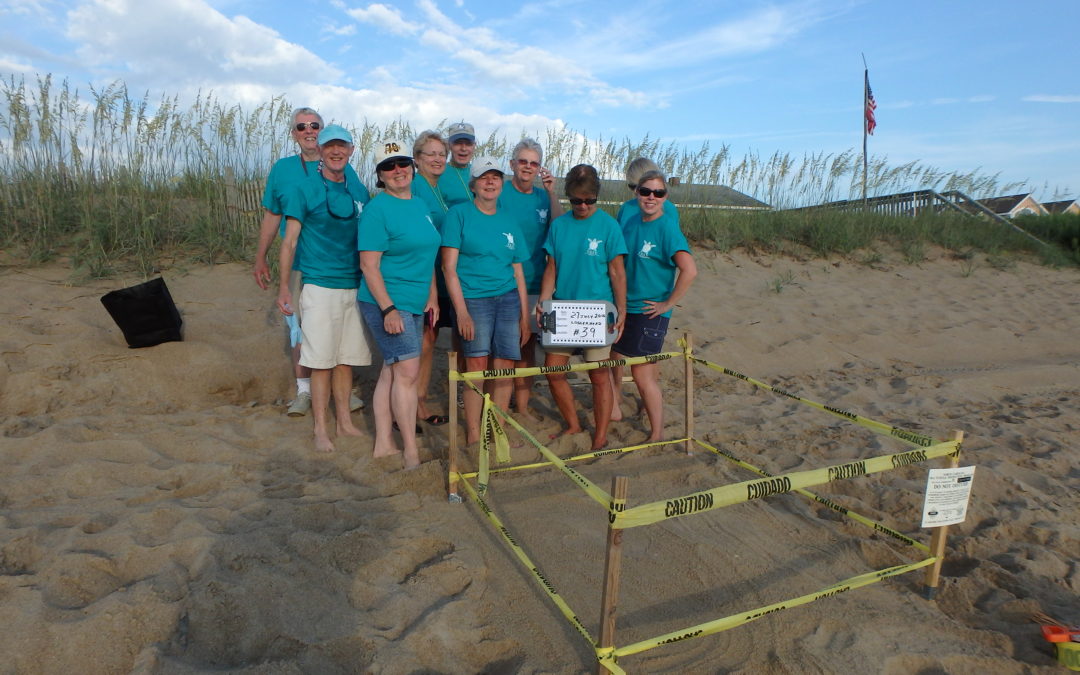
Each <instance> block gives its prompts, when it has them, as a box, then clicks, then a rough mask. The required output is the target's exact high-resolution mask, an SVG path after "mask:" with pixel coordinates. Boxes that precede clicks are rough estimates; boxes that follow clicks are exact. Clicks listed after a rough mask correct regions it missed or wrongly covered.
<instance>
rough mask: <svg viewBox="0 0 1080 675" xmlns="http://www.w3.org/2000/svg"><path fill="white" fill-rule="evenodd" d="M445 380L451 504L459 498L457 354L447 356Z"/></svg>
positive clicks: (448, 478) (459, 499)
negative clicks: (446, 381)
mask: <svg viewBox="0 0 1080 675" xmlns="http://www.w3.org/2000/svg"><path fill="white" fill-rule="evenodd" d="M446 357H447V373H448V375H447V378H448V379H449V381H450V386H448V387H447V388H446V389H447V392H448V396H449V398H450V401H449V403H448V404H447V408H448V409H449V412H450V425H449V427H448V429H449V434H448V435H449V436H450V449H449V450H447V453H446V454H447V465H448V467H447V472H448V477H447V483H448V485H449V492H450V495H449V499H450V501H451V502H460V501H461V496H460V495H459V494H458V491H457V484H458V479H457V471H458V407H457V401H458V381H457V380H456V379H454V375H456V374H457V352H449V353H448V354H447V355H446Z"/></svg>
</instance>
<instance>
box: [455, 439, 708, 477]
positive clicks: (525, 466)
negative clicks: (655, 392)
mask: <svg viewBox="0 0 1080 675" xmlns="http://www.w3.org/2000/svg"><path fill="white" fill-rule="evenodd" d="M688 440H690V439H688V438H675V439H672V440H670V441H653V442H652V443H642V444H641V445H628V446H626V447H625V448H611V449H605V450H592V451H590V452H586V453H585V454H582V455H574V456H573V457H565V458H563V461H564V462H578V461H581V460H585V459H593V458H596V457H603V456H604V455H614V454H621V453H624V452H633V451H635V450H644V449H645V448H657V447H660V446H662V445H676V444H679V443H685V442H686V441H688ZM545 466H551V462H533V463H532V464H515V465H513V466H504V467H501V468H497V469H491V471H490V473H492V474H495V473H505V472H507V471H521V470H522V469H539V468H542V467H545ZM461 475H462V476H465V477H466V478H475V477H476V476H477V472H476V471H471V472H465V473H462V474H461Z"/></svg>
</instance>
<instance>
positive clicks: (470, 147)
mask: <svg viewBox="0 0 1080 675" xmlns="http://www.w3.org/2000/svg"><path fill="white" fill-rule="evenodd" d="M446 136H447V141H449V143H450V163H449V164H448V165H447V166H446V171H444V172H443V175H442V176H440V177H439V189H440V190H441V191H442V194H443V198H444V199H445V200H446V206H447V207H451V206H455V205H457V204H464V203H465V202H470V201H472V198H473V195H472V191H471V190H469V181H470V180H471V179H472V176H470V175H469V165H470V164H472V158H473V153H475V152H476V133H475V132H474V131H473V125H471V124H469V123H468V122H455V123H454V124H451V125H450V128H449V129H447V130H446Z"/></svg>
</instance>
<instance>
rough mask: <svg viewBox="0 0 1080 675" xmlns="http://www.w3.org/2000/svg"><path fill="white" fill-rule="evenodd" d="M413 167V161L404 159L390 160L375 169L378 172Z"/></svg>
mask: <svg viewBox="0 0 1080 675" xmlns="http://www.w3.org/2000/svg"><path fill="white" fill-rule="evenodd" d="M410 166H412V160H411V159H406V158H405V157H402V158H400V159H388V160H386V161H385V162H383V163H382V164H380V165H379V166H377V167H375V168H376V170H378V171H393V170H394V169H407V168H409V167H410Z"/></svg>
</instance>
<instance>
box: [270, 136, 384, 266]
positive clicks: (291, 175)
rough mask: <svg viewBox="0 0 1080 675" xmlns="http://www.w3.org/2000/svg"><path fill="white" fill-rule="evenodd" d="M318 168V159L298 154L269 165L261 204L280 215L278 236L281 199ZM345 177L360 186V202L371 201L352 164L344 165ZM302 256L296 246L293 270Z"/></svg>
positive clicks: (281, 230) (282, 211)
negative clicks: (308, 158)
mask: <svg viewBox="0 0 1080 675" xmlns="http://www.w3.org/2000/svg"><path fill="white" fill-rule="evenodd" d="M318 170H319V161H318V160H313V161H310V162H305V161H304V160H303V158H302V157H301V156H300V155H292V156H291V157H282V158H281V159H279V160H278V161H276V162H274V166H272V167H270V175H269V176H267V177H266V187H265V188H264V189H263V198H262V206H263V208H264V209H266V210H267V211H269V212H270V213H274V214H279V215H280V216H281V223H280V224H279V225H278V236H279V237H281V238H282V239H284V238H285V207H284V206H283V204H282V200H284V198H285V195H286V194H287V193H289V192H290V191H292V189H293V187H295V186H296V185H297V184H298V183H301V182H303V181H304V180H306V179H308V178H310V177H311V176H312V175H313V174H317V173H318ZM345 179H346V180H347V181H348V182H349V186H350V187H351V186H352V185H353V183H355V184H357V185H359V186H360V188H362V189H361V192H363V198H362V199H361V200H360V201H361V203H362V204H367V203H368V202H369V201H371V194H370V193H369V192H368V189H367V187H365V186H364V183H363V182H362V181H361V180H360V177H359V176H357V175H356V170H355V169H353V168H352V165H346V166H345ZM302 257H303V256H302V255H301V249H300V247H299V246H298V247H297V248H296V255H295V256H294V257H293V269H294V270H298V269H300V259H301V258H302Z"/></svg>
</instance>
